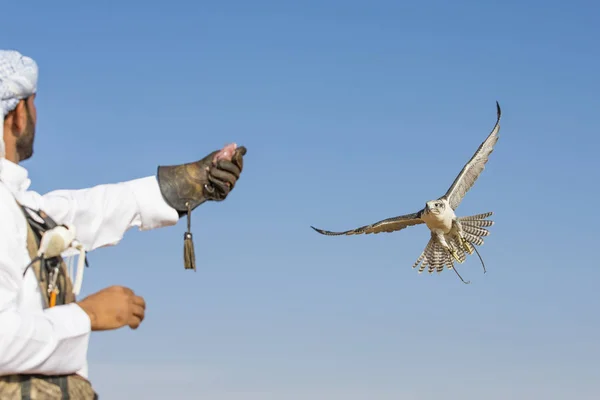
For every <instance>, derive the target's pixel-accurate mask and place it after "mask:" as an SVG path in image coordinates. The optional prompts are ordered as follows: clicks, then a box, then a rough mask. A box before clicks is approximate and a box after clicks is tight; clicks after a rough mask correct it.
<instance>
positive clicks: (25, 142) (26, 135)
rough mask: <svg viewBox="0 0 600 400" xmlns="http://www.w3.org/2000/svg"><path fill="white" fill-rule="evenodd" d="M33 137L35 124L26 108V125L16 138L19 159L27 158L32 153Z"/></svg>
mask: <svg viewBox="0 0 600 400" xmlns="http://www.w3.org/2000/svg"><path fill="white" fill-rule="evenodd" d="M34 139H35V124H34V122H33V118H31V114H30V113H29V110H27V125H26V126H25V129H24V130H23V133H21V135H20V136H19V138H18V139H17V155H18V156H19V161H24V160H27V159H28V158H31V156H32V155H33V142H34Z"/></svg>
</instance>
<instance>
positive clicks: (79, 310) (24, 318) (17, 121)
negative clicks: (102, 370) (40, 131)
mask: <svg viewBox="0 0 600 400" xmlns="http://www.w3.org/2000/svg"><path fill="white" fill-rule="evenodd" d="M37 79H38V66H37V64H36V63H35V61H34V60H32V59H31V58H29V57H25V56H23V55H21V54H20V53H18V52H16V51H8V50H0V113H1V116H2V120H3V124H0V399H3V400H12V399H19V400H21V399H30V400H35V399H49V400H52V399H84V400H85V399H94V398H97V395H96V394H95V392H94V390H93V389H92V386H91V384H90V382H89V381H88V380H87V361H86V358H87V350H88V342H89V337H90V332H91V331H103V330H112V329H118V328H121V327H124V326H129V327H130V328H132V329H135V328H137V327H138V326H139V324H140V323H141V322H142V320H143V319H144V313H145V302H144V299H143V298H142V297H140V296H137V295H136V294H135V293H134V292H133V291H132V290H131V289H129V288H126V287H122V286H111V287H109V288H106V289H103V290H101V291H99V292H97V293H94V294H92V295H90V296H88V297H86V298H85V299H83V300H76V299H75V296H74V294H73V286H72V285H73V282H72V279H71V278H72V277H70V276H69V275H68V272H67V269H66V268H65V263H64V261H63V258H62V257H61V255H65V254H66V253H65V252H64V251H62V250H61V248H60V247H59V248H57V247H56V243H59V244H61V246H64V247H65V251H66V248H67V247H68V246H69V245H70V243H78V244H79V248H80V249H82V250H83V251H91V250H94V249H97V248H99V247H103V246H110V245H115V244H117V243H118V242H119V241H120V240H121V239H122V237H123V235H124V234H125V232H126V231H127V230H128V229H130V228H133V227H134V226H135V227H138V228H139V229H140V230H150V229H155V228H160V227H165V226H171V225H174V224H175V223H177V221H178V219H179V218H181V217H183V216H186V215H188V216H189V213H191V211H192V210H193V209H195V208H196V207H198V206H199V205H200V204H202V203H204V202H205V201H207V200H211V201H222V200H224V199H225V198H226V197H227V195H228V194H229V192H230V191H231V190H232V189H233V187H234V186H235V183H236V181H237V180H238V178H239V176H240V173H241V171H242V168H243V155H244V154H245V152H246V150H245V148H244V147H239V148H237V147H235V146H233V148H231V147H230V148H229V153H227V152H225V154H224V153H223V152H219V151H215V152H212V153H211V154H209V155H208V156H206V157H204V158H203V159H201V160H199V161H196V162H193V163H188V164H182V165H175V166H162V167H159V168H158V173H157V174H156V175H155V176H154V175H151V176H148V177H145V178H141V179H136V180H132V181H127V182H121V183H117V184H106V185H99V186H95V187H93V188H89V189H82V190H58V191H54V192H50V193H48V194H45V195H41V194H38V193H36V192H33V191H30V190H28V188H29V186H30V180H29V179H28V173H27V170H26V169H25V168H23V167H22V166H20V165H19V163H20V162H21V161H23V160H26V159H28V158H30V157H31V156H32V155H33V143H34V138H35V127H36V119H37V117H36V107H35V96H36V86H37ZM57 232H59V233H60V234H58V233H57ZM54 233H57V235H58V236H59V239H61V238H62V239H61V240H62V241H60V240H59V241H58V242H56V241H54V239H55V237H54V236H52V235H51V234H54ZM61 235H62V236H61ZM69 235H71V236H69ZM186 235H187V236H186V240H189V239H190V235H191V234H189V233H187V234H186ZM48 238H52V240H50V239H48ZM72 239H75V240H72ZM49 242H51V243H52V245H50V246H48V243H49ZM53 246H54V247H53ZM186 246H187V245H186ZM51 248H52V249H54V250H51ZM57 249H58V250H60V252H58V253H57V254H51V253H52V251H54V252H55V253H56V250H57ZM189 252H190V250H189V249H188V253H189ZM191 253H192V255H193V250H192V251H191ZM188 256H189V254H188ZM186 258H189V257H186ZM187 261H188V264H189V262H190V260H187Z"/></svg>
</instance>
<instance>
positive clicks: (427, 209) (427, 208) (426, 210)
mask: <svg viewBox="0 0 600 400" xmlns="http://www.w3.org/2000/svg"><path fill="white" fill-rule="evenodd" d="M425 212H429V204H425Z"/></svg>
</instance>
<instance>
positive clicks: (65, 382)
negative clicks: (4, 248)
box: [0, 210, 98, 400]
mask: <svg viewBox="0 0 600 400" xmlns="http://www.w3.org/2000/svg"><path fill="white" fill-rule="evenodd" d="M24 211H25V210H24ZM39 215H40V216H41V217H42V218H43V219H44V220H45V224H40V223H38V222H37V221H35V220H33V219H32V218H31V217H30V216H29V215H28V214H27V212H26V211H25V217H26V218H27V250H28V252H29V256H30V257H31V259H32V260H33V259H35V257H36V256H37V251H38V248H39V243H40V239H41V235H42V234H43V232H44V230H46V229H51V228H53V227H54V226H56V223H55V222H54V221H53V220H52V219H51V218H50V217H48V216H47V215H45V214H44V213H43V212H40V213H39ZM46 262H47V263H50V265H51V266H55V265H57V264H59V268H60V274H59V275H58V279H57V283H56V284H57V287H58V289H59V293H58V295H57V297H56V305H61V304H69V303H72V302H74V301H75V295H74V294H73V286H72V283H71V279H70V278H69V276H68V274H67V268H66V265H65V262H64V260H63V259H62V258H60V257H59V258H57V259H53V260H47V261H46ZM30 268H33V270H34V272H35V276H36V277H37V279H38V282H39V285H40V291H41V292H42V300H43V302H44V308H47V307H48V306H49V304H50V295H49V294H48V281H49V273H48V269H47V268H46V267H44V266H43V265H42V263H41V262H40V261H36V262H35V263H33V264H32V265H31V267H30ZM0 399H1V400H55V399H56V400H95V399H98V395H97V394H96V393H95V392H94V390H93V389H92V385H91V383H90V382H89V381H88V380H87V379H85V378H83V377H81V376H79V375H77V374H72V375H61V376H47V375H9V376H0Z"/></svg>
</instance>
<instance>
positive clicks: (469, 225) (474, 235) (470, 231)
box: [458, 212, 494, 274]
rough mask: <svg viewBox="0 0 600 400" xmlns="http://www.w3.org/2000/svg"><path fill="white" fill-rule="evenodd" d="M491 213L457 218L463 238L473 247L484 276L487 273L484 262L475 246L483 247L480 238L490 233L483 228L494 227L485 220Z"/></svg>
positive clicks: (490, 222) (492, 223)
mask: <svg viewBox="0 0 600 400" xmlns="http://www.w3.org/2000/svg"><path fill="white" fill-rule="evenodd" d="M492 214H493V213H492V212H487V213H485V214H477V215H471V216H469V217H458V220H459V221H460V224H461V226H462V229H463V237H464V238H465V240H466V241H467V242H469V243H471V244H472V245H474V246H473V250H475V252H476V253H477V257H479V261H481V266H482V267H483V273H484V274H485V273H486V272H487V271H486V269H485V262H483V258H482V257H481V254H479V250H477V246H481V245H483V239H482V236H488V235H489V234H490V232H489V231H488V230H487V229H484V228H483V227H490V226H492V225H494V221H491V220H489V219H486V218H488V217H490V216H492Z"/></svg>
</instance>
